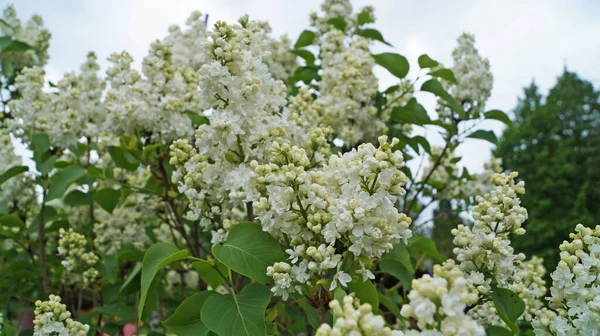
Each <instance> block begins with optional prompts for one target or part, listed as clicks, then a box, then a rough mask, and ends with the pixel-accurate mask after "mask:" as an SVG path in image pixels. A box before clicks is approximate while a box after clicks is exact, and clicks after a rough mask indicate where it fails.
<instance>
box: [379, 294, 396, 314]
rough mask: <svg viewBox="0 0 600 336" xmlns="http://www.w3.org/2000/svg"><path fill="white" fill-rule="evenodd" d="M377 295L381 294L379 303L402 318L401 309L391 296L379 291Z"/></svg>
mask: <svg viewBox="0 0 600 336" xmlns="http://www.w3.org/2000/svg"><path fill="white" fill-rule="evenodd" d="M377 295H378V296H379V303H380V304H381V305H382V306H384V307H386V308H387V309H389V311H391V312H392V314H394V315H395V316H396V317H397V318H400V317H401V315H400V309H399V308H398V305H397V304H395V303H394V302H393V301H392V300H391V299H390V298H389V297H387V296H385V295H383V294H381V293H379V292H377Z"/></svg>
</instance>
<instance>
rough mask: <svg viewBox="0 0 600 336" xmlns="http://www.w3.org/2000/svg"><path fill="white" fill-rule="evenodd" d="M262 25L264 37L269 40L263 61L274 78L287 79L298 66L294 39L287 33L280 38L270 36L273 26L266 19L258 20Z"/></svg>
mask: <svg viewBox="0 0 600 336" xmlns="http://www.w3.org/2000/svg"><path fill="white" fill-rule="evenodd" d="M257 24H258V25H259V26H260V27H261V30H262V33H263V39H265V40H267V41H268V47H269V49H268V50H265V51H264V52H263V55H262V60H263V63H265V64H266V65H267V66H268V67H269V72H270V73H271V75H272V76H273V78H275V79H278V80H282V81H286V80H287V79H288V78H289V77H290V76H291V75H293V74H294V71H295V70H296V68H297V67H298V56H297V55H296V54H294V53H293V52H292V49H293V47H292V40H290V38H289V37H288V36H287V35H282V36H280V37H279V38H278V39H276V38H273V37H271V36H270V34H271V33H272V31H273V30H272V28H271V26H270V25H269V23H268V22H266V21H258V22H257Z"/></svg>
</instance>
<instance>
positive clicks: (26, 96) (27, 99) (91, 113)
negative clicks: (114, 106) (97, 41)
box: [8, 52, 105, 148]
mask: <svg viewBox="0 0 600 336" xmlns="http://www.w3.org/2000/svg"><path fill="white" fill-rule="evenodd" d="M96 59H97V58H96V55H95V54H94V53H93V52H90V53H88V55H87V60H86V62H85V63H83V64H82V65H81V68H80V73H79V74H76V73H67V74H65V75H64V77H63V78H62V79H61V80H59V81H58V82H57V83H56V88H55V92H52V91H50V92H48V91H46V90H45V89H44V83H45V79H44V71H43V70H42V69H41V68H39V67H33V68H25V69H23V71H22V73H21V75H20V76H18V77H17V79H16V83H15V85H16V87H17V88H18V89H19V92H20V93H21V95H22V98H21V99H16V100H12V101H11V102H10V103H9V106H10V108H11V113H12V114H13V117H14V119H12V120H10V121H9V122H8V126H9V128H10V129H11V130H12V131H13V132H14V133H15V134H16V135H18V136H19V137H22V138H24V139H28V137H29V134H30V132H34V133H35V132H37V133H46V134H48V136H49V137H50V141H51V143H52V144H53V145H54V146H59V147H62V148H67V147H74V146H76V145H77V144H78V143H79V141H80V140H81V139H82V138H83V137H88V138H94V137H96V136H97V135H99V133H101V132H102V131H103V130H104V126H103V122H104V119H105V110H104V105H103V103H102V101H101V99H102V92H103V90H104V88H105V82H104V81H103V79H101V78H100V77H99V76H98V70H99V69H100V67H99V66H98V63H97V62H96Z"/></svg>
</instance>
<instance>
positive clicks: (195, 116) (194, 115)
mask: <svg viewBox="0 0 600 336" xmlns="http://www.w3.org/2000/svg"><path fill="white" fill-rule="evenodd" d="M185 114H186V115H187V116H188V118H190V120H191V121H192V125H193V126H194V127H198V126H200V125H208V124H209V121H208V118H207V117H205V116H203V115H202V114H200V113H198V112H194V111H192V110H185Z"/></svg>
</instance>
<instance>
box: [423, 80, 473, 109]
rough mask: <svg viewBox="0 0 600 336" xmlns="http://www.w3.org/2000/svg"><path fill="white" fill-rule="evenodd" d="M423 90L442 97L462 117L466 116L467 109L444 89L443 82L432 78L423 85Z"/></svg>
mask: <svg viewBox="0 0 600 336" xmlns="http://www.w3.org/2000/svg"><path fill="white" fill-rule="evenodd" d="M421 91H425V92H431V93H433V94H434V95H436V96H438V97H440V98H442V99H443V100H444V101H445V102H446V103H447V104H448V107H450V109H452V111H454V112H456V113H457V114H458V115H459V116H460V117H461V118H465V116H466V115H465V111H464V110H463V108H462V106H460V105H459V104H458V103H457V102H456V100H454V98H453V97H452V96H451V95H450V94H449V93H448V92H446V90H445V89H444V87H443V86H442V84H441V83H440V82H439V81H438V80H437V79H433V78H432V79H430V80H428V81H426V82H425V83H423V85H421Z"/></svg>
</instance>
